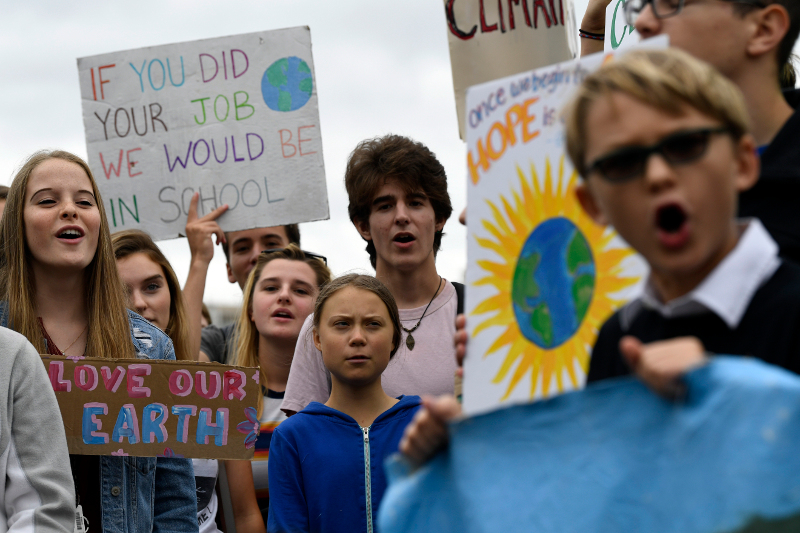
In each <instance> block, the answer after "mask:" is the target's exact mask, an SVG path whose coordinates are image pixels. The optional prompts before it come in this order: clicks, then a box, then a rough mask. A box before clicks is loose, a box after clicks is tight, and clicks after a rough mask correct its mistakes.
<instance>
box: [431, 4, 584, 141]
mask: <svg viewBox="0 0 800 533" xmlns="http://www.w3.org/2000/svg"><path fill="white" fill-rule="evenodd" d="M504 4H505V6H504ZM444 8H445V15H446V17H447V39H448V42H449V43H450V63H451V65H452V70H453V86H454V89H455V97H456V113H457V114H458V129H459V133H460V134H461V138H462V139H466V122H467V120H469V117H468V116H467V114H466V113H465V103H464V102H465V100H464V97H465V93H466V90H467V87H470V86H472V85H476V84H479V83H483V82H485V81H489V80H494V79H497V78H500V77H503V76H508V75H509V74H515V73H517V72H524V71H527V70H531V69H534V68H537V67H542V66H544V65H550V64H552V63H556V62H558V61H566V60H568V59H572V58H573V57H575V55H576V54H577V50H578V39H577V32H576V31H575V28H576V26H575V15H574V10H573V7H572V0H547V1H546V0H522V2H520V0H513V1H511V0H510V1H509V2H508V3H507V4H506V3H505V2H492V1H489V0H444ZM488 105H490V106H491V105H494V104H493V103H492V102H489V103H488Z"/></svg>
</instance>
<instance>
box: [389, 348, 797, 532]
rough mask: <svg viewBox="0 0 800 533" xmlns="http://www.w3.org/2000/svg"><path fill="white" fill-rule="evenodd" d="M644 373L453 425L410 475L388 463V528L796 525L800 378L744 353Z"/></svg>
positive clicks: (742, 528)
mask: <svg viewBox="0 0 800 533" xmlns="http://www.w3.org/2000/svg"><path fill="white" fill-rule="evenodd" d="M685 383H686V386H687V394H686V396H685V400H683V401H677V402H670V401H666V400H664V399H662V398H660V397H658V396H656V395H655V394H654V393H652V392H651V391H649V390H647V388H646V387H645V386H644V385H643V384H642V383H641V382H639V381H638V380H637V379H636V378H633V377H628V378H622V379H617V380H609V381H606V382H601V383H597V384H593V385H592V386H590V387H588V388H587V389H586V390H584V391H579V392H575V393H571V394H564V395H562V396H560V397H557V398H553V399H551V400H547V401H544V402H537V403H535V404H531V405H523V406H517V407H513V408H511V409H504V410H502V411H498V412H494V413H489V414H486V415H484V416H479V417H474V418H471V419H467V420H464V421H462V422H459V423H457V424H455V425H454V426H453V427H452V430H451V434H450V442H449V448H448V450H447V451H445V452H443V453H441V454H439V455H438V456H437V457H435V458H434V459H433V460H432V461H431V462H430V463H429V464H428V465H426V466H425V467H424V468H420V469H419V470H417V471H416V472H415V473H413V474H405V475H403V474H404V473H403V472H400V471H399V469H398V468H397V466H399V465H397V464H395V465H389V466H390V468H388V469H387V470H388V471H389V473H390V474H391V473H396V474H400V475H395V476H391V475H390V476H389V478H390V483H389V487H388V489H387V491H386V493H385V495H384V498H383V500H382V501H381V505H380V509H379V512H378V525H379V527H380V530H381V531H382V532H383V533H405V532H409V533H411V532H417V531H435V532H436V533H484V532H490V531H492V532H494V531H502V532H503V533H528V532H531V531H535V532H537V533H556V532H558V533H560V532H565V531H592V532H597V533H618V532H621V531H637V532H645V531H646V532H647V533H673V532H680V533H734V532H738V533H756V532H759V533H767V532H773V533H780V532H786V531H800V490H798V479H799V478H800V455H798V454H797V442H798V440H800V379H798V377H797V376H796V375H794V374H789V373H788V372H785V371H783V370H782V369H779V368H776V367H774V366H771V365H767V364H765V363H762V362H761V361H757V360H753V359H748V358H743V357H742V358H715V359H714V360H713V362H712V363H710V365H708V366H706V367H704V368H701V369H699V370H695V371H693V372H691V373H690V374H688V375H687V376H686V380H685Z"/></svg>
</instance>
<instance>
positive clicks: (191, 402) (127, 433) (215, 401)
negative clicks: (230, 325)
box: [42, 355, 262, 459]
mask: <svg viewBox="0 0 800 533" xmlns="http://www.w3.org/2000/svg"><path fill="white" fill-rule="evenodd" d="M42 362H43V363H44V365H45V368H47V373H48V375H49V377H50V383H51V385H52V386H53V390H54V391H55V393H56V399H57V400H58V405H59V408H60V409H61V417H62V419H63V420H64V429H65V430H66V434H67V446H68V448H69V453H73V454H79V455H133V456H140V457H187V458H197V459H200V458H204V459H250V458H252V457H253V451H254V449H255V448H254V445H255V441H256V439H257V438H258V434H259V430H260V425H259V423H258V417H257V416H256V409H257V407H258V403H259V402H260V401H261V398H262V396H261V387H260V385H259V383H258V382H259V372H258V369H257V368H249V367H236V366H229V365H220V364H217V363H199V362H192V361H158V360H150V359H104V358H99V357H66V358H65V357H57V356H50V355H42Z"/></svg>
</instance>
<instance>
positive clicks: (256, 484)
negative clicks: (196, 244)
mask: <svg viewBox="0 0 800 533" xmlns="http://www.w3.org/2000/svg"><path fill="white" fill-rule="evenodd" d="M330 279H331V272H330V270H329V269H328V267H327V265H326V262H325V258H324V257H321V256H317V255H316V254H311V253H309V252H304V251H302V250H300V249H299V248H298V247H297V246H295V245H293V244H290V245H289V246H288V247H287V248H284V249H279V250H266V251H264V252H262V254H261V256H259V258H258V261H257V262H256V265H255V267H253V270H252V272H251V273H250V275H249V276H248V279H247V284H246V286H245V289H244V303H243V305H242V311H241V314H240V316H239V320H238V322H237V329H236V335H237V350H236V364H237V365H240V366H251V367H253V366H258V367H260V372H261V375H260V376H261V377H260V383H261V388H262V391H263V394H264V396H263V400H262V403H261V405H259V408H258V412H257V413H254V415H255V416H254V417H253V421H254V422H257V423H258V424H259V425H260V427H261V434H260V435H259V436H258V438H257V439H254V440H253V441H251V445H253V446H254V447H255V454H254V457H253V461H227V462H226V468H227V471H228V478H229V480H230V488H231V500H232V502H233V506H234V511H237V521H236V528H237V531H241V530H244V531H247V532H258V531H264V528H265V524H266V519H267V511H268V505H269V482H268V478H267V458H268V456H269V439H270V435H271V434H272V431H273V430H274V429H275V427H277V425H278V424H280V423H281V421H283V420H285V419H286V415H284V414H283V412H282V411H281V409H280V406H281V402H282V401H283V393H284V391H285V390H286V382H287V380H288V378H289V369H290V368H291V364H292V357H293V356H294V349H295V344H296V343H297V340H298V335H299V334H300V329H301V327H302V326H303V323H304V322H305V321H306V318H307V317H308V316H309V315H310V314H311V313H312V311H313V310H314V301H315V300H316V297H317V294H319V289H320V287H322V286H323V285H325V284H326V283H328V282H329V281H330Z"/></svg>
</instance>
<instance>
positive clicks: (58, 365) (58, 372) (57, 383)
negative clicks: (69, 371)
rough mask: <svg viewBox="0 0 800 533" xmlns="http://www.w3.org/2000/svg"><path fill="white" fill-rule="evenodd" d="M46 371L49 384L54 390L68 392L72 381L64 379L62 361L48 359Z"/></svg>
mask: <svg viewBox="0 0 800 533" xmlns="http://www.w3.org/2000/svg"><path fill="white" fill-rule="evenodd" d="M47 373H48V374H49V375H50V384H51V385H53V390H54V391H56V392H69V391H70V390H71V389H72V383H70V382H69V381H65V380H64V362H63V361H50V365H49V366H48V367H47Z"/></svg>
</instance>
